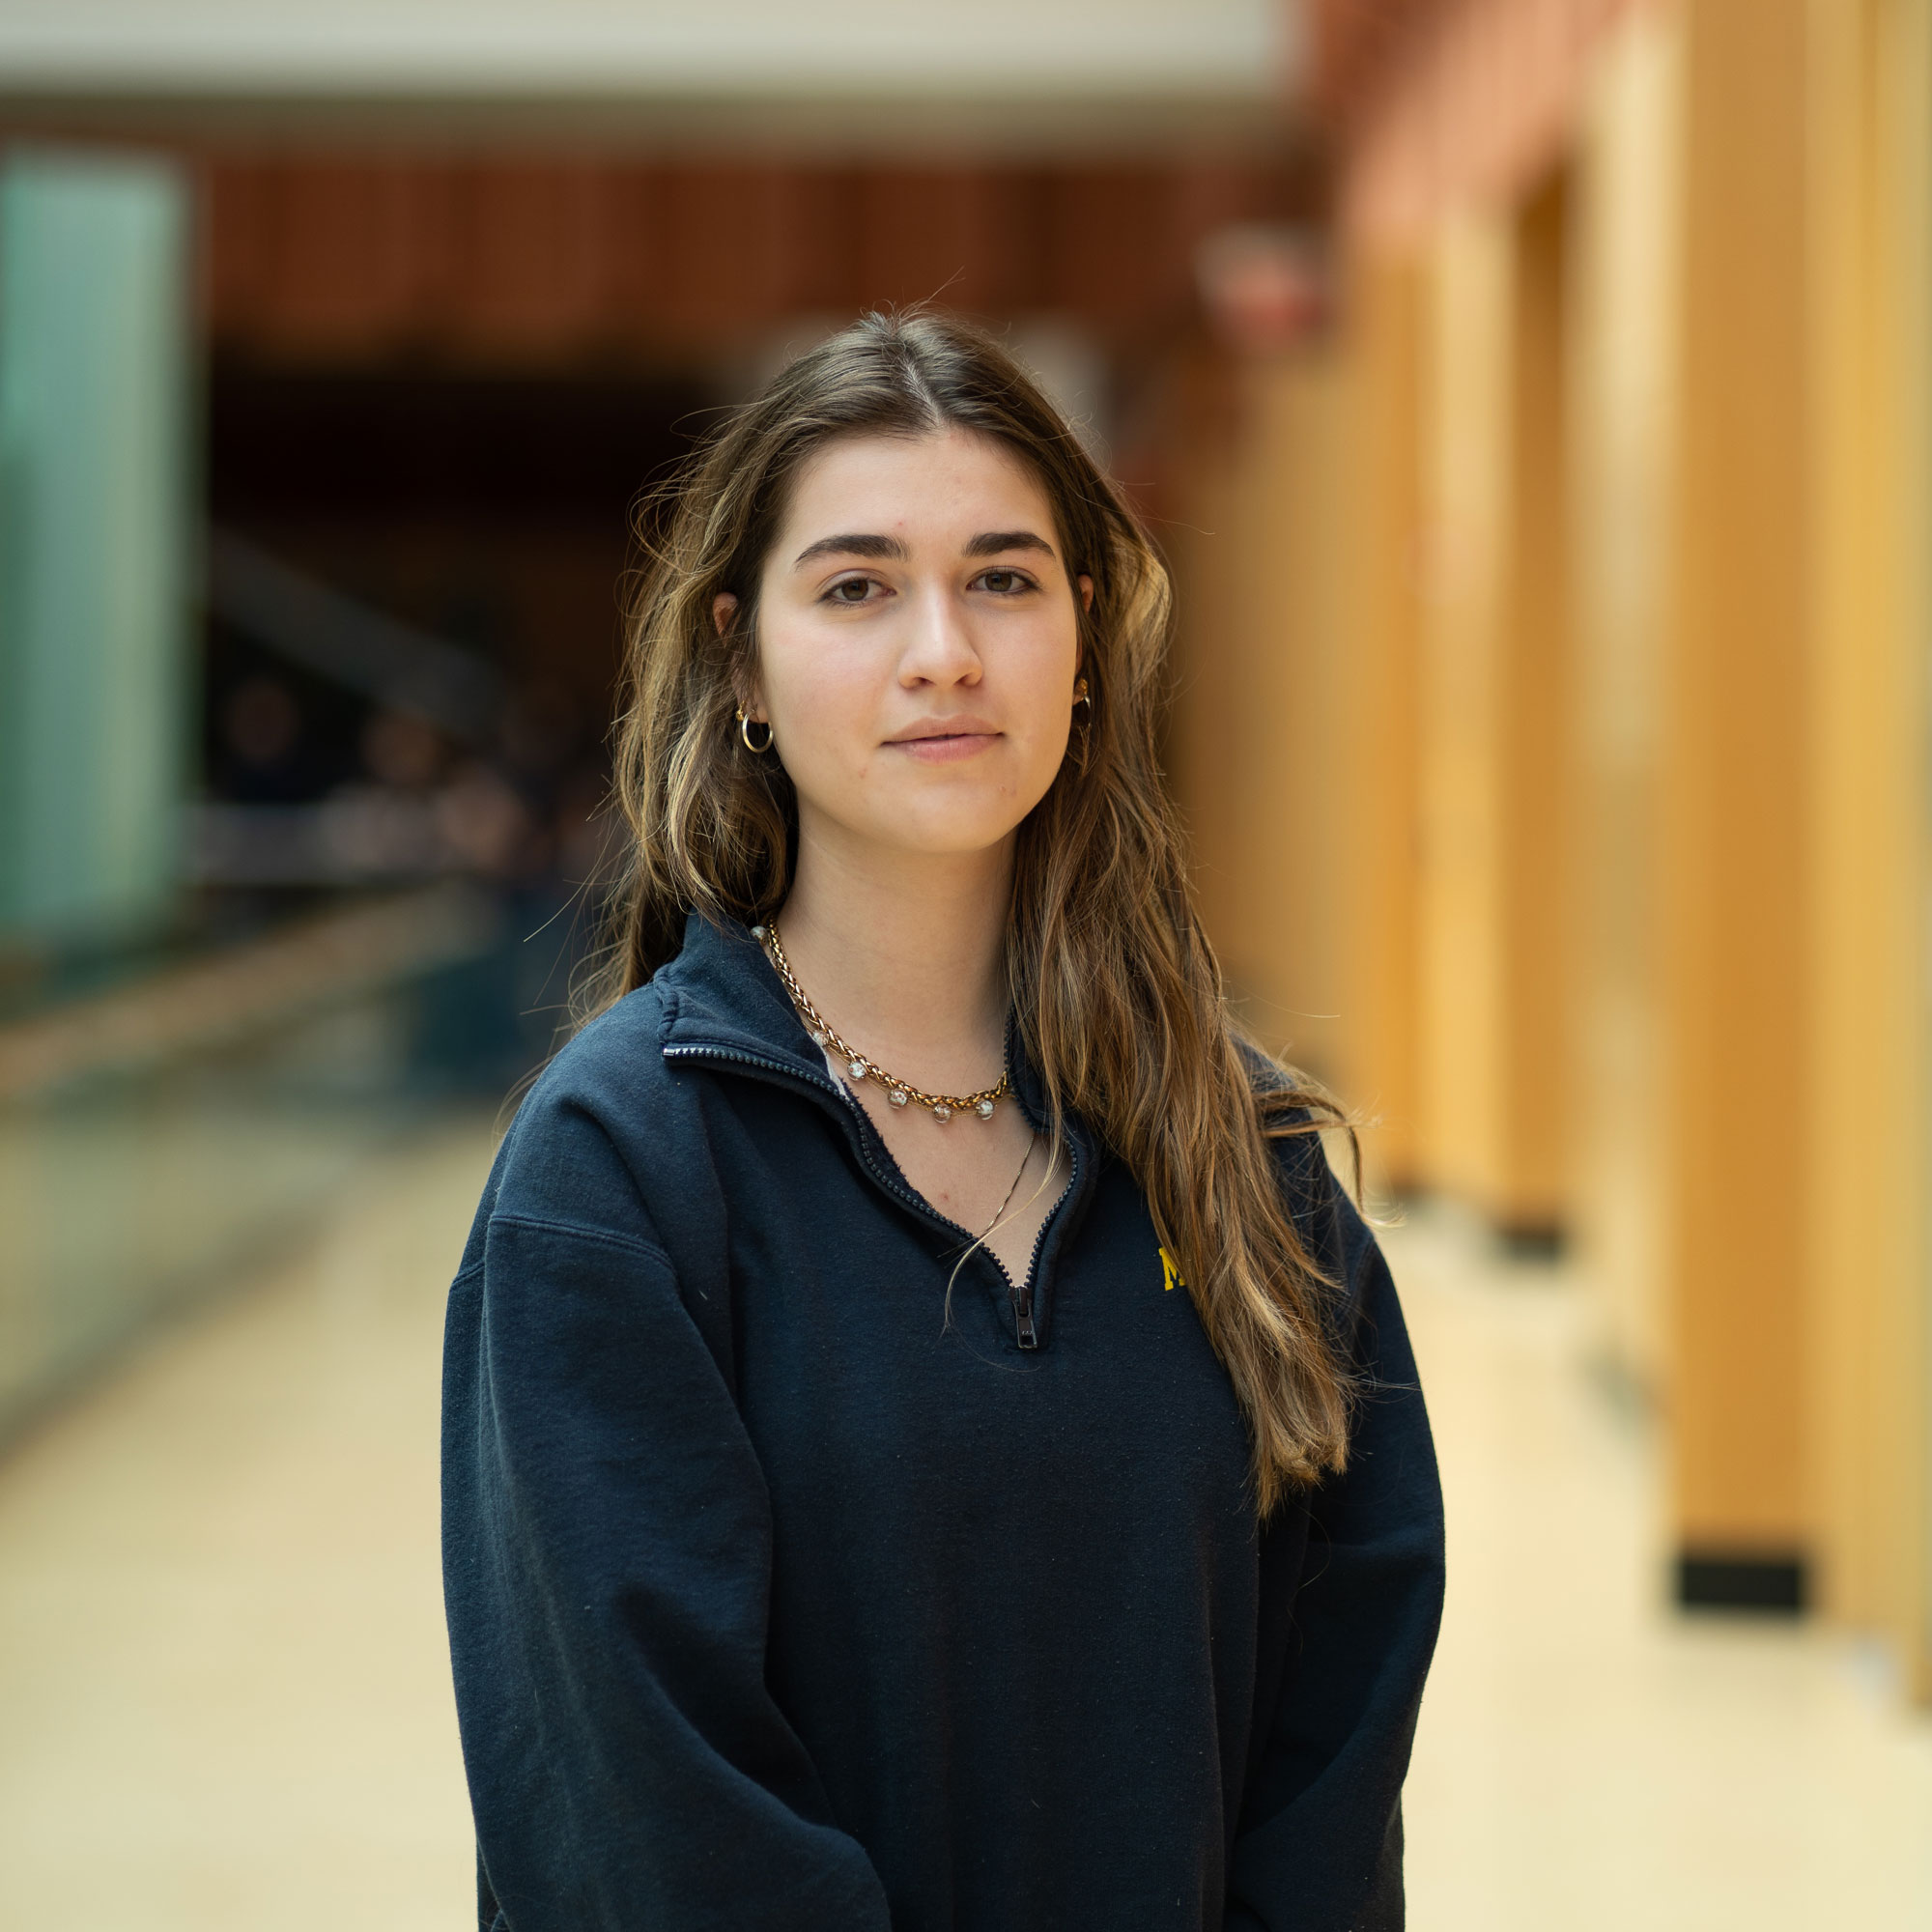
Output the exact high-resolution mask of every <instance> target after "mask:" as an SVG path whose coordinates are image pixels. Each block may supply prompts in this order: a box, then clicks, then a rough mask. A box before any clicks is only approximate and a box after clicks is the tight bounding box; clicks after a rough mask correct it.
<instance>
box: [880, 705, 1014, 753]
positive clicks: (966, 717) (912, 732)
mask: <svg viewBox="0 0 1932 1932" xmlns="http://www.w3.org/2000/svg"><path fill="white" fill-rule="evenodd" d="M999 735H1000V729H999V726H998V725H994V724H992V723H990V722H989V721H988V720H986V719H984V718H978V717H975V716H974V715H973V714H972V713H971V712H961V713H960V714H959V715H958V716H957V717H956V718H923V719H921V720H920V722H919V723H918V724H917V725H907V726H906V728H905V729H904V730H903V731H895V732H894V733H893V735H892V736H891V737H890V738H888V739H887V740H886V743H887V744H889V745H917V744H923V743H924V742H925V741H927V740H928V739H932V738H997V737H998V736H999Z"/></svg>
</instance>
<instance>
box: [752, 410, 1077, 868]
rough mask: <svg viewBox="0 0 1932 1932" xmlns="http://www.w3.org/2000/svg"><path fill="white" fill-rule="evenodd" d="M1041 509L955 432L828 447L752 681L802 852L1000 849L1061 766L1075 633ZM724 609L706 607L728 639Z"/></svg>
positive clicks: (782, 574) (799, 490) (814, 470)
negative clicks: (818, 847) (792, 796)
mask: <svg viewBox="0 0 1932 1932" xmlns="http://www.w3.org/2000/svg"><path fill="white" fill-rule="evenodd" d="M1092 594H1093V586H1092V584H1091V582H1090V581H1089V580H1088V579H1086V578H1084V577H1082V578H1079V579H1078V580H1074V579H1070V578H1069V577H1068V575H1067V570H1066V560H1065V558H1064V557H1063V556H1062V555H1061V542H1060V536H1059V532H1058V531H1057V529H1056V528H1055V526H1054V520H1053V514H1052V511H1051V509H1050V508H1049V507H1048V504H1047V499H1046V497H1045V494H1044V493H1043V492H1042V491H1041V489H1040V487H1039V485H1038V483H1037V482H1036V481H1035V479H1034V477H1033V475H1032V473H1031V472H1030V471H1029V470H1028V469H1027V468H1026V466H1025V465H1024V464H1023V463H1022V462H1021V461H1020V460H1019V459H1018V458H1017V457H1015V456H1012V455H1010V454H1009V452H1008V451H1007V450H1006V449H1005V447H1004V446H1003V445H1001V444H1000V443H997V442H995V441H992V440H989V439H987V438H984V437H979V436H974V435H971V434H969V433H967V432H964V431H960V430H949V431H946V432H944V433H939V434H934V435H931V436H926V437H921V438H918V439H912V438H903V437H885V436H863V437H851V438H845V439H841V440H838V441H836V442H833V443H830V444H828V445H827V446H826V447H825V448H823V449H821V450H820V451H819V452H818V453H817V454H816V455H815V456H813V457H812V458H811V459H810V461H809V462H808V463H807V464H806V465H805V467H804V468H803V469H802V470H801V471H800V473H799V476H798V478H797V482H796V484H795V487H794V489H793V491H792V497H791V503H790V507H789V509H788V511H787V512H786V515H785V518H784V522H783V525H782V526H781V529H780V531H779V536H778V540H777V542H776V543H775V544H774V546H773V548H772V550H771V553H770V554H769V555H768V556H767V557H766V558H765V563H764V570H763V574H762V576H761V578H760V581H759V590H758V625H757V631H758V636H757V662H756V668H755V673H754V675H755V680H756V681H755V684H754V685H753V689H752V690H751V691H749V692H748V693H747V694H746V703H745V710H746V713H747V715H748V716H749V717H751V718H753V719H758V720H764V721H767V722H769V724H770V725H771V727H772V733H773V739H774V742H775V744H776V747H777V753H776V754H777V755H778V756H779V757H781V758H782V759H783V761H784V768H785V770H786V772H787V773H789V774H790V777H791V780H792V782H793V784H794V785H795V786H796V787H797V790H798V807H799V834H800V837H801V838H802V839H815V840H826V839H830V840H834V841H837V842H839V843H842V844H845V845H847V846H851V845H854V844H858V845H865V846H871V847H880V848H890V849H895V850H898V851H917V852H922V853H926V854H932V855H938V854H942V853H966V852H979V851H984V850H986V849H987V848H988V847H992V846H996V845H998V844H999V843H1000V842H1001V841H1002V840H1004V839H1006V838H1010V837H1011V835H1012V833H1013V831H1014V829H1015V828H1016V827H1017V826H1018V824H1019V822H1020V821H1021V819H1023V818H1024V817H1025V816H1026V815H1027V813H1028V812H1029V811H1031V810H1033V809H1034V807H1035V806H1036V805H1037V804H1038V803H1039V801H1040V800H1041V799H1042V798H1043V797H1044V796H1045V795H1046V790H1047V787H1048V786H1049V785H1050V784H1051V783H1052V782H1053V779H1054V774H1055V773H1056V772H1057V771H1058V770H1059V769H1060V763H1061V760H1062V759H1063V758H1064V757H1065V753H1066V741H1067V733H1068V731H1069V729H1070V727H1071V722H1072V708H1073V687H1074V679H1075V676H1076V675H1077V673H1078V669H1079V655H1080V652H1079V633H1078V622H1077V615H1076V610H1075V603H1074V600H1075V598H1076V597H1078V598H1079V599H1081V600H1082V602H1083V603H1084V602H1086V601H1088V600H1090V599H1091V597H1092ZM733 608H734V600H733V599H731V598H729V597H721V598H720V599H719V600H718V603H717V606H716V608H715V611H714V615H715V616H716V618H717V620H718V622H719V624H720V626H721V628H722V627H723V626H724V625H725V623H726V622H727V621H728V619H729V616H730V613H731V611H732V609H733Z"/></svg>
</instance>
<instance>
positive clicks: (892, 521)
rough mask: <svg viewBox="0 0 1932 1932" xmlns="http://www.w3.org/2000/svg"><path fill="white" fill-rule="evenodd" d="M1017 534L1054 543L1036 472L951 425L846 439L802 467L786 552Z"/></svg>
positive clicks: (785, 534)
mask: <svg viewBox="0 0 1932 1932" xmlns="http://www.w3.org/2000/svg"><path fill="white" fill-rule="evenodd" d="M1019 528H1030V529H1034V530H1036V531H1037V533H1038V534H1039V535H1040V536H1042V537H1045V538H1047V539H1048V540H1049V541H1051V540H1053V538H1054V535H1055V530H1054V516H1053V509H1052V505H1051V504H1050V503H1049V502H1048V501H1047V497H1046V492H1045V491H1044V490H1043V489H1042V488H1041V487H1040V483H1039V479H1038V478H1037V476H1036V475H1035V474H1034V472H1033V470H1032V469H1031V468H1030V467H1029V466H1028V465H1027V463H1026V462H1025V461H1023V460H1022V458H1020V457H1019V456H1018V455H1017V454H1016V453H1015V452H1014V451H1012V450H1010V449H1009V448H1008V447H1007V445H1006V444H1005V443H1003V442H1000V441H997V440H995V439H993V438H991V437H985V436H977V435H975V434H973V432H971V431H970V430H962V429H953V428H949V429H946V430H941V431H935V432H934V433H933V434H932V435H930V436H922V437H904V436H842V437H838V438H837V439H836V440H833V441H831V442H829V443H827V444H825V446H824V447H823V448H821V449H818V450H815V451H814V452H813V453H812V454H811V456H810V457H809V458H808V459H807V460H806V462H805V464H804V465H803V466H802V467H801V469H800V470H799V472H798V476H797V479H796V480H795V482H794V483H793V485H792V491H791V500H790V502H789V503H788V504H787V505H786V509H785V518H784V523H783V526H782V537H781V547H782V545H783V544H784V543H788V542H789V541H790V540H791V539H792V538H793V537H797V538H799V539H800V540H801V541H803V542H807V543H809V542H810V541H811V540H812V539H813V538H814V537H816V536H823V535H825V534H827V533H829V532H832V531H840V532H855V531H864V532H867V533H868V534H877V535H881V536H891V535H898V536H902V537H906V538H917V537H919V536H921V535H926V536H931V537H941V538H944V537H948V536H954V535H957V536H959V537H961V538H964V537H970V536H973V535H975V534H977V533H978V532H979V531H980V530H986V529H1019Z"/></svg>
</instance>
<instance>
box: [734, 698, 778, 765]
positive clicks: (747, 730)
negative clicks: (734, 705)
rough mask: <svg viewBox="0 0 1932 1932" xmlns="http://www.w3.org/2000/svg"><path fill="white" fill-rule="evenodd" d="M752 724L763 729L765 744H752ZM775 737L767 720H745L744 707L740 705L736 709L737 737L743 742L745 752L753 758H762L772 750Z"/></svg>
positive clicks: (769, 721)
mask: <svg viewBox="0 0 1932 1932" xmlns="http://www.w3.org/2000/svg"><path fill="white" fill-rule="evenodd" d="M753 725H763V726H764V727H765V742H764V743H763V744H762V745H754V744H753V743H752V726H753ZM777 735H778V734H777V733H776V732H775V731H774V730H773V729H772V725H771V720H770V719H769V718H747V717H746V716H745V707H744V706H743V705H742V704H741V705H740V706H739V707H738V736H739V737H740V738H741V739H742V740H743V741H744V745H745V749H746V751H748V752H750V753H751V754H752V755H753V757H754V758H761V757H763V756H764V754H765V753H767V752H769V751H770V750H771V749H772V740H773V738H775V737H776V736H777Z"/></svg>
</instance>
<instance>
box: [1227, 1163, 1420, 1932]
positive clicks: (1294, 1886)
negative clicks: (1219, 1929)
mask: <svg viewBox="0 0 1932 1932" xmlns="http://www.w3.org/2000/svg"><path fill="white" fill-rule="evenodd" d="M1317 1157H1318V1158H1319V1155H1318V1156H1317ZM1303 1184H1304V1185H1306V1186H1307V1187H1309V1188H1310V1190H1311V1192H1314V1193H1316V1194H1317V1195H1318V1197H1319V1206H1318V1208H1317V1209H1316V1212H1315V1214H1314V1216H1313V1217H1312V1218H1313V1220H1314V1222H1315V1224H1316V1225H1315V1227H1314V1229H1313V1230H1312V1231H1313V1232H1316V1233H1317V1234H1318V1235H1319V1236H1320V1246H1321V1251H1322V1253H1323V1259H1324V1260H1325V1261H1327V1262H1328V1263H1329V1264H1331V1265H1333V1266H1335V1268H1336V1270H1337V1278H1338V1279H1339V1280H1341V1281H1342V1282H1343V1283H1345V1284H1346V1285H1347V1287H1348V1290H1349V1295H1348V1306H1349V1309H1350V1314H1351V1316H1352V1325H1353V1328H1354V1334H1355V1349H1354V1359H1355V1361H1356V1364H1357V1366H1358V1369H1359V1371H1360V1374H1361V1393H1360V1397H1359V1401H1358V1406H1357V1408H1356V1414H1355V1424H1354V1430H1353V1434H1352V1437H1351V1441H1350V1453H1349V1465H1348V1468H1347V1470H1346V1471H1345V1472H1344V1473H1343V1474H1342V1475H1340V1476H1336V1477H1331V1478H1330V1479H1329V1480H1328V1481H1327V1482H1325V1483H1324V1484H1323V1485H1322V1486H1321V1488H1320V1489H1319V1490H1318V1491H1317V1492H1315V1493H1314V1494H1313V1495H1312V1496H1311V1497H1310V1499H1309V1503H1308V1544H1307V1549H1306V1553H1305V1556H1304V1557H1303V1559H1302V1561H1301V1562H1300V1564H1299V1566H1298V1575H1297V1576H1296V1577H1291V1578H1289V1579H1287V1580H1286V1581H1285V1582H1284V1583H1282V1584H1280V1585H1279V1586H1278V1587H1279V1588H1280V1589H1281V1590H1282V1591H1283V1592H1284V1593H1288V1592H1292V1601H1291V1602H1289V1603H1288V1604H1287V1605H1285V1607H1286V1610H1287V1615H1288V1619H1289V1625H1290V1628H1289V1633H1288V1640H1287V1650H1286V1662H1285V1665H1284V1668H1283V1673H1282V1680H1281V1688H1280V1691H1279V1694H1278V1697H1277V1699H1276V1702H1275V1707H1274V1712H1273V1721H1272V1724H1271V1726H1269V1727H1268V1728H1267V1730H1266V1731H1265V1734H1264V1737H1263V1739H1262V1741H1261V1743H1260V1747H1259V1748H1260V1755H1259V1761H1258V1763H1257V1764H1256V1766H1255V1768H1254V1771H1253V1773H1252V1775H1251V1776H1250V1777H1249V1780H1248V1788H1247V1793H1246V1797H1245V1800H1244V1803H1243V1806H1242V1814H1241V1821H1240V1827H1239V1830H1238V1832H1237V1834H1236V1840H1235V1847H1234V1857H1233V1861H1232V1865H1231V1869H1230V1874H1229V1887H1228V1905H1227V1913H1226V1918H1225V1921H1224V1923H1225V1928H1226V1932H1400V1928H1401V1926H1402V1925H1403V1922H1404V1905H1403V1872H1402V1783H1403V1777H1404V1776H1405V1774H1406V1771H1407V1769H1408V1755H1409V1747H1410V1744H1411V1742H1412V1740H1413V1738H1414V1735H1415V1720H1416V1713H1417V1710H1418V1707H1419V1706H1420V1703H1421V1699H1422V1687H1423V1680H1424V1678H1425V1677H1426V1676H1427V1674H1428V1670H1429V1662H1430V1658H1431V1656H1432V1655H1433V1654H1434V1651H1435V1634H1436V1630H1437V1627H1438V1625H1439V1623H1440V1621H1441V1613H1442V1592H1443V1538H1442V1496H1441V1490H1440V1486H1439V1484H1438V1481H1437V1477H1436V1469H1435V1448H1434V1446H1433V1444H1432V1442H1431V1439H1430V1433H1429V1418H1428V1415H1427V1412H1426V1411H1425V1409H1424V1406H1423V1401H1422V1391H1421V1388H1420V1386H1419V1384H1418V1382H1417V1380H1416V1372H1415V1360H1414V1357H1413V1355H1412V1354H1411V1353H1410V1350H1409V1344H1408V1334H1407V1330H1406V1327H1405V1326H1404V1323H1403V1319H1402V1309H1401V1306H1400V1304H1399V1303H1398V1301H1397V1299H1396V1293H1395V1284H1394V1283H1393V1281H1392V1280H1391V1279H1390V1277H1389V1271H1388V1266H1387V1264H1386V1263H1385V1262H1384V1261H1383V1259H1382V1255H1381V1251H1380V1250H1379V1248H1378V1246H1377V1245H1376V1242H1375V1239H1374V1237H1373V1236H1372V1235H1371V1234H1370V1233H1369V1231H1368V1229H1367V1228H1366V1227H1365V1226H1364V1225H1363V1223H1362V1221H1361V1218H1360V1216H1359V1215H1357V1214H1356V1212H1355V1210H1354V1208H1353V1207H1352V1206H1351V1205H1350V1203H1349V1201H1348V1200H1347V1198H1346V1197H1345V1196H1344V1195H1343V1193H1342V1190H1341V1189H1340V1188H1339V1187H1338V1186H1336V1185H1335V1183H1334V1180H1333V1178H1332V1177H1331V1176H1330V1175H1329V1174H1328V1172H1327V1167H1326V1163H1325V1161H1323V1162H1321V1169H1320V1179H1319V1180H1316V1179H1308V1178H1307V1176H1306V1173H1305V1172H1304V1178H1303ZM1275 1536H1276V1532H1275V1530H1274V1528H1273V1526H1271V1531H1270V1537H1269V1538H1264V1583H1265V1579H1266V1575H1267V1571H1268V1568H1269V1567H1270V1566H1269V1564H1268V1549H1267V1544H1268V1542H1269V1541H1270V1540H1275ZM1281 1607H1283V1606H1282V1605H1277V1606H1276V1608H1277V1613H1279V1610H1280V1608H1281Z"/></svg>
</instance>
